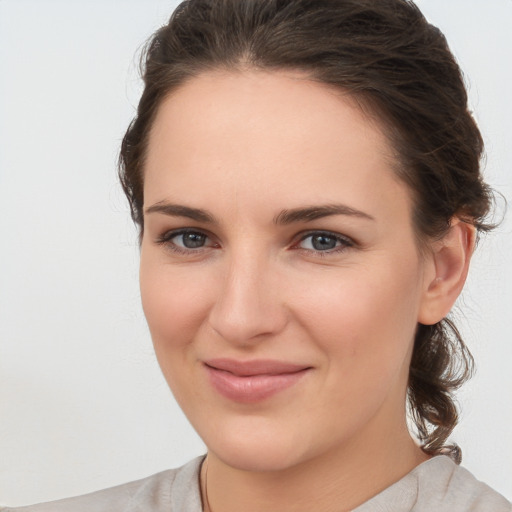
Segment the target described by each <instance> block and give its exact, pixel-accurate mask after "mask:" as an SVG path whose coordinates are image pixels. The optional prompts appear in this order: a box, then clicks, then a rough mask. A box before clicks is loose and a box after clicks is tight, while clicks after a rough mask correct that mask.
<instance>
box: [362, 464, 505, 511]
mask: <svg viewBox="0 0 512 512" xmlns="http://www.w3.org/2000/svg"><path fill="white" fill-rule="evenodd" d="M390 511H392V512H432V511H435V512H491V511H492V512H512V505H511V504H510V502H509V501H507V500H506V499H505V498H504V497H503V496H502V495H501V494H499V493H497V492H496V491H494V490H493V489H491V488H490V487H489V486H488V485H486V484H484V483H483V482H480V481H479V480H477V479H476V478H475V477H474V476H473V475H472V474H471V473H470V472H469V471H468V470H466V469H464V468H462V467H460V466H458V465H457V464H455V463H454V462H453V461H452V460H451V459H450V458H449V457H447V456H445V455H440V456H437V457H434V458H432V459H430V460H428V461H427V462H424V463H423V464H420V465H419V466H418V467H416V468H415V469H413V470H412V471H411V472H410V473H409V474H407V475H406V476H404V477H403V478H402V479H401V480H399V481H398V482H396V483H395V484H393V485H391V486H390V487H388V488H387V489H385V490H384V491H382V492H381V493H380V494H378V495H377V496H375V497H373V498H372V499H371V500H369V501H367V502H366V503H364V504H363V505H361V506H360V507H358V508H357V509H356V510H355V511H353V512H390Z"/></svg>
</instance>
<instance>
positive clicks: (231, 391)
mask: <svg viewBox="0 0 512 512" xmlns="http://www.w3.org/2000/svg"><path fill="white" fill-rule="evenodd" d="M204 367H205V369H206V371H207V373H208V377H209V380H210V383H211V384H212V386H213V388H214V389H215V390H216V391H217V392H218V393H220V394H221V395H222V396H224V397H225V398H228V399H230V400H233V401H235V402H240V403H255V402H260V401H263V400H266V399H268V398H270V397H271V396H273V395H275V394H277V393H279V392H281V391H284V390H285V389H288V388H290V387H291V386H294V385H295V384H297V383H298V382H299V381H300V380H301V379H302V378H303V377H304V376H305V375H306V374H307V373H308V372H309V370H311V367H309V366H304V365H297V364H293V363H287V362H283V361H274V360H253V361H237V360H234V359H211V360H207V361H205V362H204Z"/></svg>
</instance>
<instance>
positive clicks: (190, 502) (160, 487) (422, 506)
mask: <svg viewBox="0 0 512 512" xmlns="http://www.w3.org/2000/svg"><path fill="white" fill-rule="evenodd" d="M203 458H204V457H198V458H196V459H194V460H192V461H190V462H189V463H188V464H185V465H184V466H182V467H181V468H178V469H170V470H167V471H163V472H161V473H157V474H156V475H153V476H150V477H148V478H144V479H143V480H137V481H136V482H131V483H128V484H124V485H119V486H117V487H112V488H110V489H105V490H103V491H98V492H93V493H91V494H86V495H84V496H78V497H76V498H68V499H64V500H59V501H52V502H50V503H43V504H40V505H32V506H28V507H21V508H0V512H11V511H12V512H14V511H16V512H201V511H202V506H201V495H200V490H199V469H200V467H201V462H202V461H203ZM434 511H435V512H512V505H511V503H510V502H508V501H507V500H506V499H505V498H504V497H503V496H501V495H500V494H498V493H497V492H496V491H493V490H492V489H491V488H490V487H489V486H487V485H485V484H483V483H482V482H479V481H478V480H477V479H476V478H475V477H474V476H473V475H472V474H471V473H470V472H469V471H467V470H466V469H464V468H461V467H460V466H457V465H456V464H455V463H454V462H453V461H452V460H451V459H450V458H448V457H447V456H445V455H439V456H437V457H434V458H432V459H430V460H428V461H427V462H424V463H423V464H420V465H419V466H418V467H416V468H415V469H413V470H412V471H411V472H410V473H409V474H407V475H406V476H404V477H403V478H402V479H401V480H399V481H398V482H396V483H395V484H393V485H392V486H390V487H388V488H387V489H385V490H384V491H382V492H381V493H380V494H378V495H377V496H374V497H373V498H372V499H370V500H369V501H367V502H366V503H363V504H362V505H360V506H359V507H357V508H356V509H354V510H353V512H434Z"/></svg>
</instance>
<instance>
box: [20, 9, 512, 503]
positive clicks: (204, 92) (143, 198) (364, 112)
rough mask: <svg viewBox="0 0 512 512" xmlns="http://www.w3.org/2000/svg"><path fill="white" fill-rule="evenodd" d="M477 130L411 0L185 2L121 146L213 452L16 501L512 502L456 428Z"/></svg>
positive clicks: (148, 252) (168, 373) (195, 417)
mask: <svg viewBox="0 0 512 512" xmlns="http://www.w3.org/2000/svg"><path fill="white" fill-rule="evenodd" d="M481 152H482V140H481V136H480V134H479V132H478V129H477V127H476V125H475V123H474V121H473V119H472V117H471V115H470V114H469V112H468V110H467V99H466V93H465V90H464V87H463V83H462V80H461V76H460V70H459V69H458V66H457V65H456V63H455V61H454V59H453V57H452V56H451V54H450V52H449V50H448V48H447V47H446V43H445V40H444V38H443V36H442V35H441V34H440V33H439V31H437V29H435V28H434V27H432V26H430V25H428V24H427V23H426V21H425V20H424V19H423V18H422V16H421V14H420V12H419V11H418V10H417V9H416V8H415V6H414V5H413V4H412V3H410V2H405V1H403V0H382V1H379V2H375V1H360V0H359V1H356V0H339V1H336V2H332V1H324V0H315V1H314V2H313V1H307V0H288V1H283V2H280V1H262V0H259V1H247V2H239V1H236V0H216V1H213V0H210V1H204V0H203V1H200V0H197V1H194V0H192V1H190V2H185V3H184V4H182V5H181V6H180V7H179V8H178V10H177V11H176V12H175V14H174V15H173V17H172V18H171V21H170V23H169V25H168V26H166V27H164V28H162V29H161V30H160V31H159V32H158V33H157V34H155V36H154V38H153V39H152V41H151V44H150V45H149V46H148V51H147V60H146V71H145V90H144V93H143V96H142V98H141V101H140V104H139V109H138V116H137V118H136V119H135V120H134V122H133V123H132V125H131V126H130V127H129V129H128V131H127V134H126V136H125V138H124V141H123V145H122V150H121V160H120V163H121V165H120V169H121V181H122V184H123V187H124V189H125V192H126V194H127V196H128V199H129V201H130V205H131V208H132V216H133V219H134V220H135V222H136V224H137V225H138V226H139V228H140V235H141V238H140V240H141V274H140V279H141V291H142V299H143V307H144V311H145V315H146V318H147V320H148V325H149V327H150V330H151V334H152V338H153V342H154V345H155V350H156V354H157V357H158V359H159V363H160V365H161V368H162V371H163V373H164V376H165V377H166V379H167V381H168V383H169V385H170V387H171V389H172V391H173V393H174V395H175V397H176V399H177V400H178V402H179V403H180V405H181V407H182V408H183V410H184V412H185V413H186V415H187V417H188V418H189V420H190V421H191V423H192V425H193V426H194V428H195V429H196V430H197V432H198V433H199V435H200V436H201V437H202V439H203V440H204V442H205V443H206V445H207V447H208V455H207V457H206V458H199V459H196V460H194V461H192V462H191V463H189V464H188V465H186V466H185V467H184V468H181V469H179V470H172V471H168V472H164V473H161V474H159V475H156V476H154V477H150V478H149V479H146V480H144V481H140V482H134V483H132V484H127V485H125V486H121V487H118V488H115V489H111V490H107V491H102V492H100V493H96V494H93V495H89V496H85V497H81V498H76V499H71V500H64V501H61V502H56V503H51V504H48V505H40V506H35V507H28V508H27V509H26V510H34V511H43V510H169V509H170V510H180V511H181V510H183V511H184V510H191V511H199V510H201V509H203V510H209V511H231V510H248V511H250V510H269V511H271V510H294V511H300V510H326V511H328V510H336V511H338V510H340V511H341V510H357V511H370V510H386V509H391V510H403V511H408V510H461V511H462V510H482V511H483V510H496V511H500V510H503V511H505V510H510V504H509V503H508V502H507V501H506V500H505V499H504V498H503V497H501V496H500V495H499V494H497V493H495V492H494V491H492V490H491V489H490V488H488V487H487V486H485V485H484V484H481V483H479V482H477V481H476V480H475V479H474V478H473V477H472V476H471V475H470V474H469V473H468V472H466V471H465V470H464V469H462V468H460V467H459V466H457V463H458V462H460V450H459V449H458V448H457V447H455V446H447V445H446V440H447V438H448V436H449V434H450V432H451V431H452V429H453V427H454V426H455V424H456V422H457V412H456V409H455V407H454V404H453V399H452V392H453V391H454V390H455V389H457V388H458V387H459V386H460V384H462V383H463V382H464V380H466V378H467V377H468V376H469V374H470V371H471V356H470V355H469V353H468V351H467V349H466V348H465V346H464V344H463V342H462V340H461V338H460V336H459V334H458V332H457V330H456V328H455V326H454V325H453V324H452V323H451V322H450V321H448V320H447V319H446V316H447V314H448V313H449V311H450V309H451V307H452V305H453V303H454V301H455V299H456V298H457V296H458V295H459V293H460V291H461V289H462V287H463V285H464V281H465V278H466V275H467V271H468V266H469V261H470V257H471V254H472V252H473V249H474V245H475V240H476V238H477V235H478V232H480V231H486V230H488V229H490V227H491V226H490V225H489V224H488V223H487V222H486V220H485V219H486V216H487V214H488V212H489V208H490V201H491V195H490V192H489V190H488V188H487V186H486V185H485V184H484V183H483V181H482V178H481V175H480V172H479V159H480V156H481ZM406 405H408V408H409V411H410V416H411V417H412V419H413V422H414V426H413V435H414V436H415V437H416V440H415V439H413V437H412V436H411V434H410V433H409V429H408V426H407V407H406Z"/></svg>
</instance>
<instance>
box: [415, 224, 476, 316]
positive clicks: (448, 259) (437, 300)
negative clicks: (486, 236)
mask: <svg viewBox="0 0 512 512" xmlns="http://www.w3.org/2000/svg"><path fill="white" fill-rule="evenodd" d="M474 247H475V227H474V226H472V225H471V224H467V223H465V222H462V221H461V220H460V219H457V218H454V219H452V222H451V225H450V229H449V230H448V232H447V233H446V235H445V236H444V237H443V238H442V239H441V240H438V241H436V242H434V243H433V244H432V248H431V253H430V254H429V255H427V256H426V258H427V259H429V261H428V262H427V264H426V267H425V282H424V292H423V298H422V302H421V305H420V310H419V315H418V322H419V323H421V324H425V325H432V324H435V323H437V322H439V321H440V320H442V319H443V318H444V317H445V316H446V315H448V313H449V312H450V310H451V309H452V306H453V304H454V303H455V301H456V300H457V297H458V296H459V294H460V292H461V291H462V288H463V286H464V283H465V282H466V277H467V275H468V269H469V261H470V259H471V255H472V254H473V250H474Z"/></svg>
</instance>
